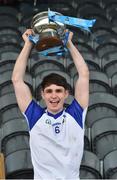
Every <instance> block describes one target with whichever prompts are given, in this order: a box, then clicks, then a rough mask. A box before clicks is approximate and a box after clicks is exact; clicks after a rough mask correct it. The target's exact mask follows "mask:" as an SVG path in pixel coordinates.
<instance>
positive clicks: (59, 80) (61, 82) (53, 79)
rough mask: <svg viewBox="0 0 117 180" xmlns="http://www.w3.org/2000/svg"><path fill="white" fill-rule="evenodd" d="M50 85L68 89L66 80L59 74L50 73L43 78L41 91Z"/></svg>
mask: <svg viewBox="0 0 117 180" xmlns="http://www.w3.org/2000/svg"><path fill="white" fill-rule="evenodd" d="M51 84H56V85H58V86H63V87H64V88H65V90H68V89H69V86H68V83H67V81H66V79H65V78H64V77H63V76H61V75H59V74H55V73H51V74H49V75H47V76H45V77H44V78H43V81H42V83H41V88H42V90H44V89H45V88H46V87H48V86H50V85H51Z"/></svg>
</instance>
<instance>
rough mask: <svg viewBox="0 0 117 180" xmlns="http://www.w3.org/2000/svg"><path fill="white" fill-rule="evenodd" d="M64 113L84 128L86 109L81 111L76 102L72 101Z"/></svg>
mask: <svg viewBox="0 0 117 180" xmlns="http://www.w3.org/2000/svg"><path fill="white" fill-rule="evenodd" d="M66 112H67V113H69V114H70V115H71V116H72V117H73V118H74V119H75V120H76V122H77V123H78V124H79V126H80V127H81V128H83V127H84V122H85V117H86V112H87V108H85V109H83V108H82V107H81V105H80V104H79V103H78V101H76V99H74V100H73V101H72V103H71V104H70V105H69V106H68V107H67V108H66Z"/></svg>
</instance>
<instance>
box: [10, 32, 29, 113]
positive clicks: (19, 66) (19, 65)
mask: <svg viewBox="0 0 117 180" xmlns="http://www.w3.org/2000/svg"><path fill="white" fill-rule="evenodd" d="M32 33H33V32H32V30H31V29H28V30H26V31H25V32H24V34H23V35H22V38H23V40H24V46H23V48H22V50H21V52H20V54H19V56H18V58H17V60H16V63H15V66H14V69H13V74H12V82H13V86H14V90H15V94H16V99H17V102H18V106H19V108H20V110H21V111H22V112H24V111H25V110H26V108H27V106H28V104H29V103H30V102H31V100H32V95H31V92H30V89H29V87H28V86H27V84H25V82H24V75H25V71H26V66H27V61H28V58H29V55H30V52H31V49H32V46H33V44H32V43H31V42H30V41H29V39H28V35H30V34H32Z"/></svg>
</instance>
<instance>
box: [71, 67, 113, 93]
mask: <svg viewBox="0 0 117 180" xmlns="http://www.w3.org/2000/svg"><path fill="white" fill-rule="evenodd" d="M76 79H77V75H76V76H74V84H75V83H76ZM89 92H90V93H95V92H105V93H112V89H111V86H110V84H109V78H108V76H107V75H106V74H105V73H103V72H100V71H96V70H90V77H89Z"/></svg>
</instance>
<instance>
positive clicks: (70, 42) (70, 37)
mask: <svg viewBox="0 0 117 180" xmlns="http://www.w3.org/2000/svg"><path fill="white" fill-rule="evenodd" d="M66 32H68V30H66ZM72 38H73V32H71V31H69V36H68V41H67V44H66V46H67V48H69V45H70V44H72Z"/></svg>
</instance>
